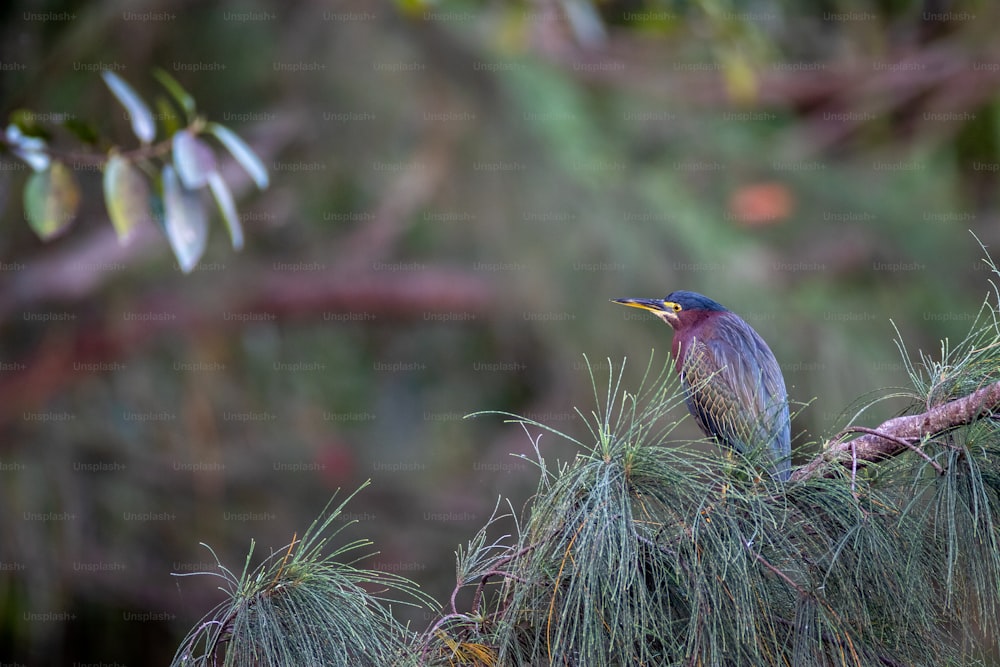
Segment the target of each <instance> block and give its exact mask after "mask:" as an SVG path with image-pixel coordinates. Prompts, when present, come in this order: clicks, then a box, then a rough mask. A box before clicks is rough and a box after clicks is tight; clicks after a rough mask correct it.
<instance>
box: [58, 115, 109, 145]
mask: <svg viewBox="0 0 1000 667" xmlns="http://www.w3.org/2000/svg"><path fill="white" fill-rule="evenodd" d="M63 127H65V128H66V129H67V130H69V131H70V132H71V133H72V134H73V136H74V137H76V138H77V139H79V140H80V141H82V142H83V143H85V144H88V145H90V146H95V145H96V144H97V142H98V141H100V135H99V134H98V132H97V129H96V128H95V127H94V126H93V125H91V124H90V123H88V122H86V121H82V120H77V119H76V118H67V119H66V120H64V121H63Z"/></svg>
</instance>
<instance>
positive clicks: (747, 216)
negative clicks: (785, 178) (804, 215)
mask: <svg viewBox="0 0 1000 667" xmlns="http://www.w3.org/2000/svg"><path fill="white" fill-rule="evenodd" d="M794 208H795V197H794V195H793V194H792V191H791V190H789V189H788V186H786V185H785V184H784V183H778V182H772V183H753V184H751V185H743V186H741V187H740V188H739V189H737V190H736V192H734V193H733V194H732V195H731V196H730V197H729V213H730V215H731V216H732V218H733V219H734V220H736V222H737V223H738V224H740V225H743V226H744V227H766V226H768V225H775V224H778V223H780V222H782V221H784V220H786V219H788V217H789V216H790V215H791V214H792V209H794Z"/></svg>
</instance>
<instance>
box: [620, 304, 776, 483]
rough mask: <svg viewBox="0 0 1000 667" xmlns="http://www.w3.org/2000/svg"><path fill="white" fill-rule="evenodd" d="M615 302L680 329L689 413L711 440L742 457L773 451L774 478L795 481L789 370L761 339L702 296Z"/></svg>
mask: <svg viewBox="0 0 1000 667" xmlns="http://www.w3.org/2000/svg"><path fill="white" fill-rule="evenodd" d="M614 302H615V303H620V304H622V305H625V306H632V307H633V308H642V309H644V310H648V311H651V312H652V313H653V314H654V315H656V316H657V317H659V318H660V319H661V320H663V321H664V322H666V323H667V324H669V325H670V326H671V327H672V328H673V330H674V341H673V345H671V348H670V353H671V354H672V355H673V357H674V359H675V368H676V369H677V372H678V373H679V374H680V376H681V383H682V386H683V387H684V391H685V393H686V402H687V407H688V410H689V411H690V412H691V414H692V415H693V416H694V419H695V421H696V422H697V423H698V426H699V427H700V428H701V430H702V431H703V432H704V433H705V435H707V436H710V437H714V438H715V439H716V440H718V441H719V443H721V444H723V445H726V446H728V447H731V448H733V449H735V450H736V451H737V452H740V453H746V452H748V451H752V450H754V449H755V448H757V447H764V446H767V447H768V449H769V453H770V456H771V474H772V475H774V476H775V477H777V478H778V479H780V480H786V479H788V474H789V471H790V465H791V441H790V437H789V427H790V424H789V418H788V393H787V392H786V391H785V380H784V378H782V376H781V368H779V367H778V362H777V360H776V359H775V358H774V354H773V353H772V352H771V348H769V347H768V346H767V343H765V342H764V339H763V338H761V337H760V334H758V333H757V332H756V331H754V330H753V328H751V326H750V325H749V324H747V323H746V322H745V321H744V320H743V318H741V317H740V316H739V315H737V314H736V313H733V312H731V311H729V310H728V309H727V308H726V307H725V306H723V305H722V304H719V303H717V302H715V301H713V300H712V299H709V298H708V297H707V296H702V295H701V294H697V293H695V292H686V291H678V292H673V293H671V294H669V295H667V297H666V298H663V299H614Z"/></svg>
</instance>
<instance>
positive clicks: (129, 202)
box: [104, 153, 152, 245]
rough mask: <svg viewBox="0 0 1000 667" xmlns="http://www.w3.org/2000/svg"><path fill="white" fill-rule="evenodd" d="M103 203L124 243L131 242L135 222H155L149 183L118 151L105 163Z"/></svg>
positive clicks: (120, 241)
mask: <svg viewBox="0 0 1000 667" xmlns="http://www.w3.org/2000/svg"><path fill="white" fill-rule="evenodd" d="M104 203H105V206H107V208H108V217H110V218H111V224H112V225H114V228H115V231H116V232H118V242H119V243H121V244H122V245H125V244H126V243H127V242H128V241H129V239H130V237H131V236H132V231H133V230H134V229H135V227H136V225H139V224H143V223H147V222H149V223H151V222H152V213H151V211H150V207H149V183H148V182H147V181H146V178H145V177H144V176H143V175H142V172H141V171H139V169H138V168H136V166H135V165H133V164H132V163H131V162H130V161H129V160H127V159H126V158H123V157H122V156H121V155H118V154H117V153H115V154H113V155H112V156H111V158H110V159H109V160H108V163H107V164H106V165H105V166H104Z"/></svg>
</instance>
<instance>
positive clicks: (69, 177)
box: [24, 160, 80, 241]
mask: <svg viewBox="0 0 1000 667" xmlns="http://www.w3.org/2000/svg"><path fill="white" fill-rule="evenodd" d="M79 206H80V187H79V186H78V185H77V183H76V179H75V178H74V177H73V172H71V171H70V170H69V167H67V166H66V165H64V164H63V163H62V162H59V161H58V160H54V161H52V162H51V163H50V164H49V165H48V166H47V168H46V169H43V170H41V171H35V172H33V173H32V174H31V176H29V177H28V182H27V184H25V186H24V212H25V215H27V217H28V224H29V225H30V226H31V228H32V229H33V230H35V233H36V234H38V236H39V238H41V239H42V240H43V241H48V240H49V239H51V238H54V237H56V236H58V235H60V234H62V233H63V232H65V231H66V230H67V229H68V228H69V225H70V224H71V223H72V222H73V219H74V218H75V217H76V211H77V208H79Z"/></svg>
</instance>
